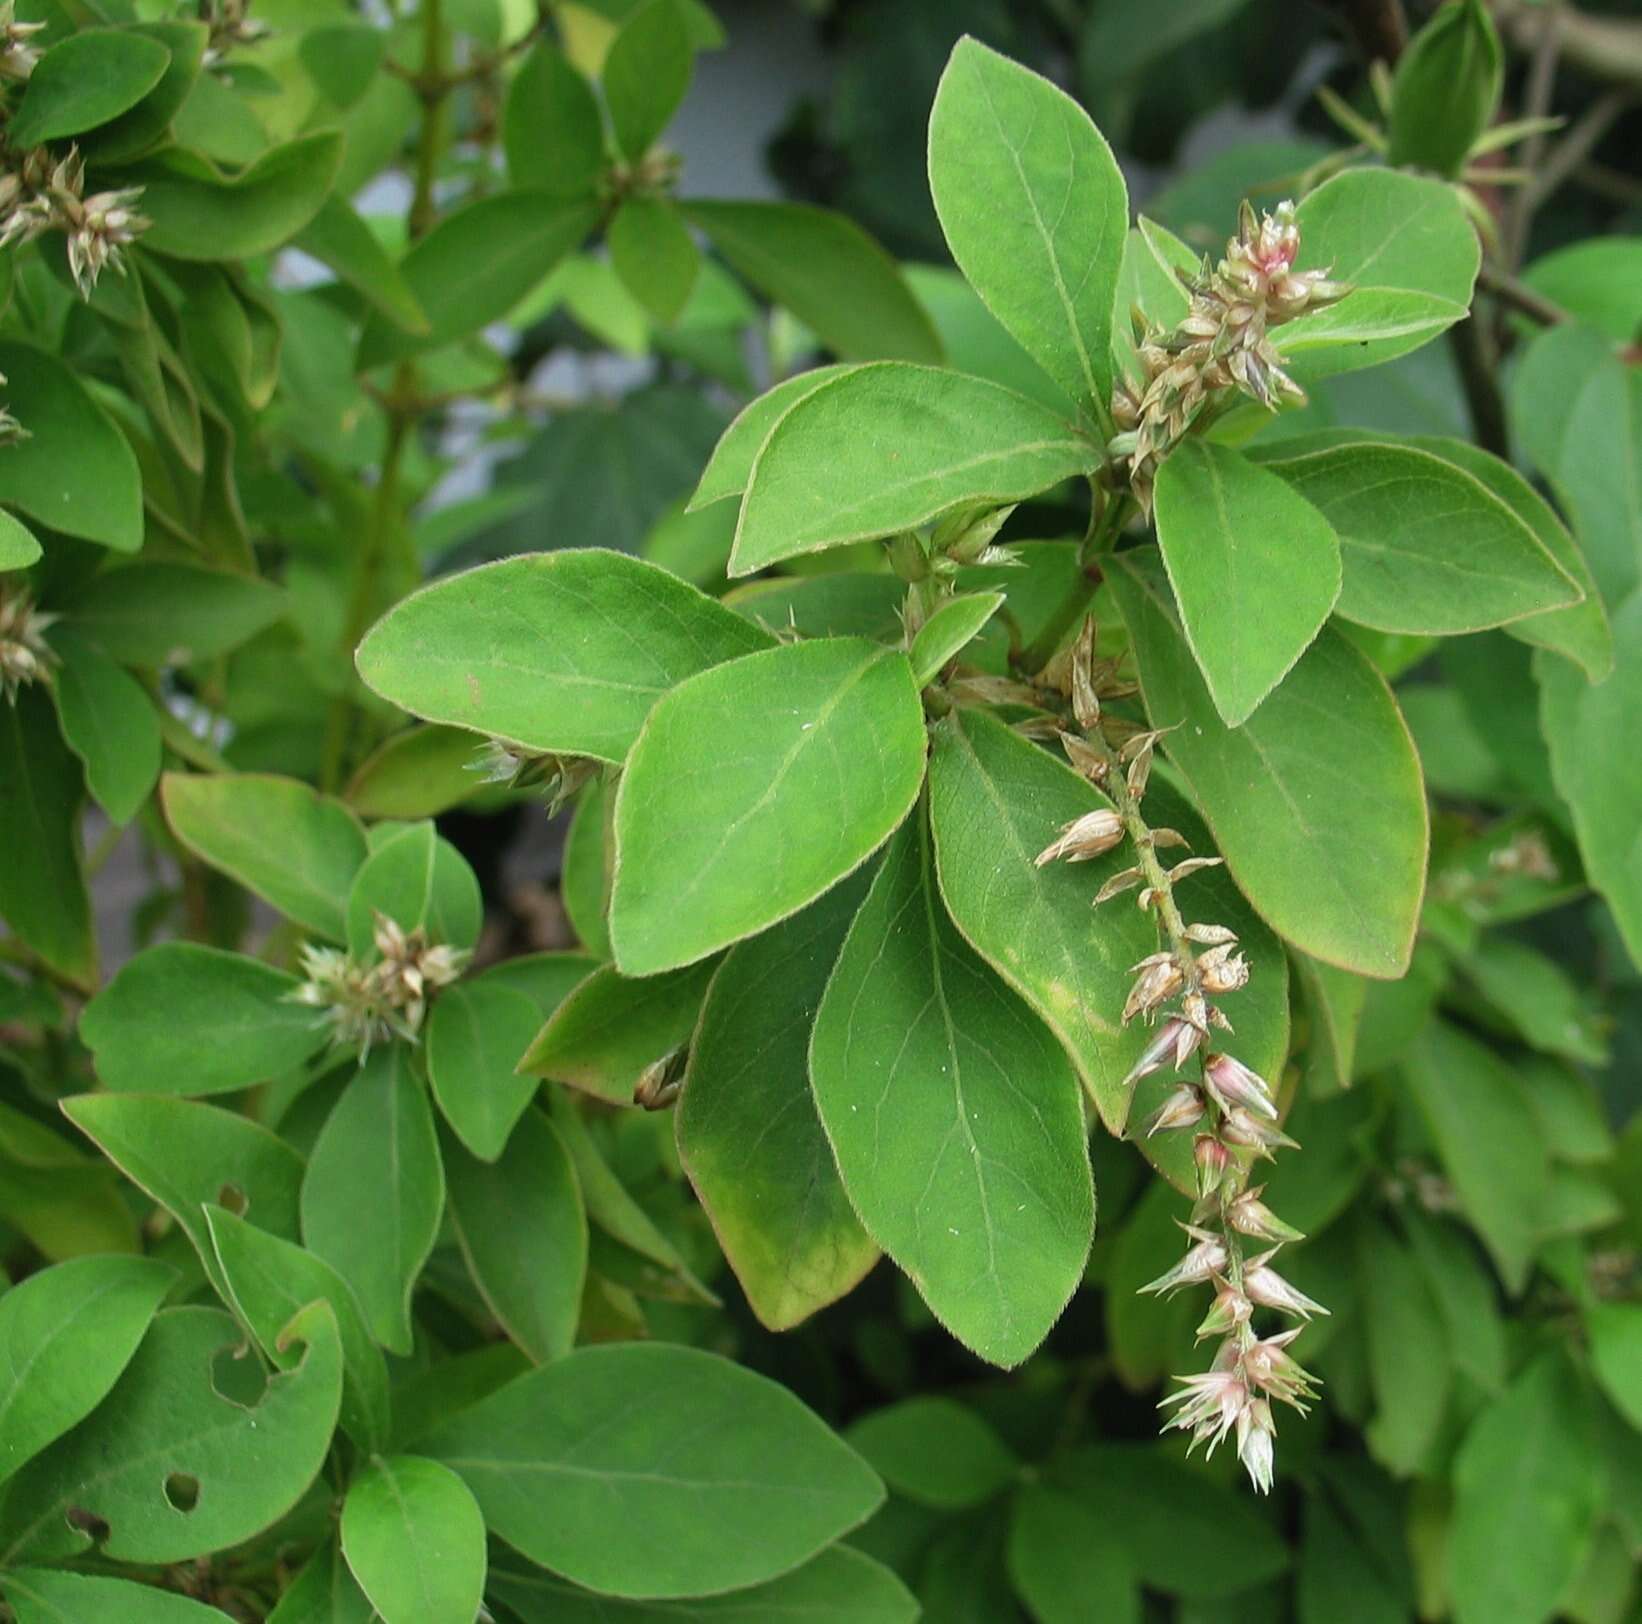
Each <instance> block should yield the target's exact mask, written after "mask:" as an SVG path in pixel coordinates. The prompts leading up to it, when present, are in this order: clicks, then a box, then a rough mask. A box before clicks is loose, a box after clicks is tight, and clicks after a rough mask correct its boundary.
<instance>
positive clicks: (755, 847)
mask: <svg viewBox="0 0 1642 1624" xmlns="http://www.w3.org/2000/svg"><path fill="white" fill-rule="evenodd" d="M772 695H779V704H774V703H772V702H771V696H772ZM923 774H924V727H923V712H922V709H921V707H920V706H919V703H918V691H917V689H916V687H914V685H913V681H912V668H911V667H910V666H909V665H908V664H907V660H906V656H905V655H904V654H900V653H897V652H895V651H893V650H889V649H884V648H880V647H878V646H877V645H875V644H872V643H867V642H864V641H861V640H860V639H857V638H842V637H840V638H827V639H821V640H817V641H815V642H811V643H795V644H789V645H787V646H786V647H783V648H776V649H770V650H769V651H768V652H766V653H762V654H749V655H748V656H747V657H746V658H745V659H742V660H738V661H736V662H734V663H733V664H731V665H724V666H719V667H717V668H715V669H714V670H711V671H705V672H702V673H701V675H699V676H696V677H692V678H691V679H690V680H689V681H688V682H685V683H682V684H681V685H680V686H679V687H678V688H676V689H674V690H673V692H672V693H670V694H667V695H666V696H665V697H664V698H662V699H661V700H660V701H659V702H658V703H657V705H656V708H655V709H654V710H653V711H652V712H651V713H650V716H649V719H648V720H647V721H646V722H645V724H644V731H643V732H642V733H641V734H640V736H639V740H638V742H637V744H635V745H634V747H633V753H632V756H631V757H630V758H629V760H628V764H627V771H626V773H625V774H624V775H623V777H622V783H621V790H620V792H619V794H618V796H617V799H616V876H615V883H614V886H613V888H612V891H611V898H610V940H611V945H612V947H613V948H614V950H615V955H616V963H617V964H618V965H619V966H620V967H621V969H622V971H623V972H624V973H626V974H629V975H653V974H655V973H657V972H658V971H661V970H669V969H674V968H676V967H678V966H680V965H684V964H690V963H693V962H694V961H695V960H697V959H701V958H705V957H706V956H707V955H708V954H709V953H711V952H713V951H715V950H716V949H718V948H720V947H724V946H727V945H728V944H729V943H731V942H734V941H738V940H740V938H742V937H743V936H751V935H752V934H754V932H756V931H760V930H763V929H765V928H766V927H767V926H769V925H773V924H774V923H775V922H776V921H777V920H779V919H784V918H786V917H787V915H788V914H791V913H796V912H797V910H798V909H799V908H801V907H803V906H804V904H805V903H807V902H811V901H813V900H814V899H815V898H816V897H818V896H819V895H820V894H821V893H822V892H823V891H825V890H826V889H827V888H828V887H829V886H831V885H832V884H834V883H835V882H836V881H837V880H839V879H842V878H843V876H844V875H846V874H848V873H849V872H850V870H851V869H853V868H855V867H857V866H858V865H859V864H860V863H861V862H862V861H863V860H864V859H865V858H866V857H867V856H868V855H869V854H870V853H872V852H873V851H874V850H876V848H877V847H878V846H879V845H881V844H882V843H883V841H884V840H885V838H886V837H887V836H888V835H889V834H890V833H891V831H893V830H894V828H895V826H896V825H897V824H898V823H900V821H901V820H902V818H904V817H905V816H906V814H907V812H908V810H909V809H910V808H911V806H912V803H913V801H914V799H915V798H916V796H917V794H918V785H919V783H920V782H921V781H922V779H923Z"/></svg>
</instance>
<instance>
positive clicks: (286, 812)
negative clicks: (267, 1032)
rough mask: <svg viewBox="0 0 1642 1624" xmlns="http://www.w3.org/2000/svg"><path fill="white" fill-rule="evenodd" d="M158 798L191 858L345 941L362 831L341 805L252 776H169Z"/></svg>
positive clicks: (297, 786) (303, 788)
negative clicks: (197, 857) (193, 856)
mask: <svg viewBox="0 0 1642 1624" xmlns="http://www.w3.org/2000/svg"><path fill="white" fill-rule="evenodd" d="M160 793H161V799H162V800H163V802H164V805H165V814H166V818H167V820H168V821H169V823H170V825H171V829H172V832H173V833H174V834H175V835H176V837H177V838H178V839H179V840H180V841H181V842H182V843H183V844H184V845H185V846H187V847H188V848H189V849H190V850H191V851H193V852H194V853H195V854H196V855H197V856H199V857H202V858H204V859H205V861H206V862H207V863H209V864H210V865H211V866H212V867H213V868H216V869H220V870H221V871H222V872H223V873H224V874H227V875H228V876H230V877H231V878H232V879H235V880H238V881H239V883H240V884H241V885H243V886H245V887H247V888H248V889H249V890H252V891H254V892H256V894H257V895H258V896H259V897H262V898H263V899H264V900H265V901H267V902H269V903H271V904H272V905H273V906H274V907H276V908H278V909H279V910H280V912H281V913H283V914H286V915H287V916H288V917H290V918H291V919H293V920H295V921H296V922H297V923H298V924H299V925H304V926H306V927H307V928H308V929H309V930H312V931H315V932H317V933H318V934H319V935H321V936H325V937H328V938H329V939H330V940H332V941H342V940H343V939H344V938H345V937H346V935H347V925H346V914H345V911H344V910H345V907H346V904H347V898H348V892H349V888H350V887H351V886H352V884H353V880H354V876H355V874H356V873H357V872H358V870H359V868H360V865H361V864H362V863H363V862H364V861H365V832H364V830H363V829H362V828H361V827H360V825H359V822H358V820H357V819H356V818H355V817H354V815H353V814H352V813H351V812H350V811H349V810H348V809H347V807H345V806H344V805H343V804H342V803H341V802H340V801H334V800H331V799H330V798H329V797H328V796H323V795H320V794H318V793H317V792H315V791H314V790H312V789H310V788H309V787H308V786H307V785H306V784H302V783H298V782H297V780H295V779H293V778H275V777H272V776H267V775H263V774H256V773H238V774H236V773H223V774H217V775H214V776H210V777H206V776H203V775H200V776H196V775H191V774H185V773H167V774H166V775H165V777H164V779H163V780H162V782H161V791H160Z"/></svg>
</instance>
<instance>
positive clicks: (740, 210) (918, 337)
mask: <svg viewBox="0 0 1642 1624" xmlns="http://www.w3.org/2000/svg"><path fill="white" fill-rule="evenodd" d="M684 213H685V218H686V219H688V220H691V221H693V222H694V223H695V224H696V225H698V226H700V227H701V229H702V230H703V231H705V232H706V233H707V235H708V236H709V237H711V238H712V240H713V246H714V247H715V248H717V249H718V251H719V252H720V253H721V254H723V256H724V257H725V258H726V259H727V260H728V261H729V262H730V264H731V265H733V266H734V267H735V269H736V270H738V271H739V272H740V273H741V274H742V275H743V276H744V277H746V278H747V280H748V281H749V282H751V283H752V284H753V286H754V287H756V288H757V289H758V290H759V291H760V292H761V293H764V294H767V295H768V296H769V297H770V298H771V299H773V300H774V301H775V302H776V303H777V304H779V305H784V306H785V307H786V308H787V309H788V310H790V311H791V312H792V313H793V315H795V316H797V317H798V319H799V320H800V321H801V322H803V323H804V325H805V326H806V327H808V328H810V329H811V330H812V331H813V332H814V333H815V334H816V336H817V337H818V338H819V339H820V340H821V342H822V343H823V344H825V345H826V346H827V347H828V348H829V349H831V350H835V351H836V352H837V353H838V355H839V357H840V358H841V359H843V360H846V361H924V362H928V363H931V364H935V363H938V362H939V361H940V360H941V341H940V339H939V338H937V337H936V334H935V329H934V327H932V326H931V325H930V320H929V317H928V316H927V315H926V314H925V313H924V309H923V307H922V306H921V305H920V304H919V303H918V301H917V300H916V299H915V298H913V296H912V291H911V289H910V288H908V287H907V285H906V282H905V281H904V280H903V279H902V277H901V272H900V269H899V268H898V267H897V265H896V264H895V261H894V260H892V259H891V258H890V257H889V255H888V254H886V253H885V252H884V250H883V249H882V248H880V247H879V246H878V244H877V243H875V242H874V241H873V240H872V238H870V237H869V236H868V235H867V234H866V233H865V232H864V231H863V230H862V229H861V228H860V227H859V226H858V225H856V224H855V222H854V221H853V220H847V219H845V218H844V216H843V215H841V214H834V213H833V212H832V211H831V210H830V209H817V208H812V207H811V206H810V205H808V204H805V203H704V202H691V203H689V204H687V205H686V206H685V210H684Z"/></svg>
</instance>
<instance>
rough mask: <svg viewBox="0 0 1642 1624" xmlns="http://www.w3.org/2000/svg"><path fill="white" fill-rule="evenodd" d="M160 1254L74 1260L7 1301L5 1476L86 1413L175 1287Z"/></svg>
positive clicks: (2, 1424)
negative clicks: (154, 1255) (147, 1256)
mask: <svg viewBox="0 0 1642 1624" xmlns="http://www.w3.org/2000/svg"><path fill="white" fill-rule="evenodd" d="M176 1280H177V1275H176V1271H175V1270H174V1269H171V1268H169V1267H168V1266H167V1265H166V1264H164V1263H161V1262H159V1261H157V1260H156V1259H153V1258H143V1257H121V1256H118V1255H114V1256H108V1257H81V1258H71V1259H70V1260H69V1261H68V1262H66V1263H59V1264H57V1265H56V1266H55V1267H53V1268H49V1269H42V1270H41V1271H40V1272H39V1273H38V1274H32V1275H30V1276H29V1277H28V1278H27V1279H26V1280H23V1281H21V1282H20V1283H19V1284H18V1285H16V1286H15V1287H13V1288H12V1289H11V1290H10V1291H8V1292H7V1293H6V1294H5V1296H4V1297H0V1478H7V1477H10V1476H11V1474H12V1473H13V1472H15V1471H16V1470H17V1468H18V1467H19V1466H21V1465H22V1464H23V1462H24V1461H26V1460H27V1459H28V1458H29V1457H30V1456H31V1455H35V1454H38V1453H39V1451H40V1450H42V1449H44V1448H45V1446H46V1445H47V1444H49V1443H50V1442H51V1441H52V1439H54V1438H59V1437H61V1436H62V1434H63V1433H65V1432H67V1431H68V1429H69V1428H70V1427H72V1426H73V1425H74V1424H75V1423H76V1422H77V1421H79V1420H80V1419H81V1418H82V1417H84V1416H86V1415H88V1414H89V1413H90V1412H91V1411H92V1410H93V1409H94V1408H95V1407H96V1406H97V1405H98V1404H99V1403H100V1402H101V1401H102V1399H103V1396H104V1395H105V1394H106V1393H107V1392H108V1390H109V1388H111V1387H112V1386H113V1385H114V1382H115V1380H116V1378H117V1377H118V1376H119V1374H120V1372H121V1371H122V1370H124V1369H125V1367H126V1363H127V1361H128V1360H129V1359H130V1358H131V1356H132V1354H133V1353H135V1352H136V1350H137V1344H138V1343H139V1342H141V1341H142V1338H143V1333H144V1332H145V1331H147V1329H148V1325H149V1321H150V1320H152V1319H153V1317H154V1310H155V1309H157V1308H158V1307H159V1306H160V1303H161V1301H162V1300H163V1299H164V1297H165V1294H166V1293H167V1292H168V1291H169V1290H170V1289H171V1287H172V1286H173V1285H174V1284H175V1283H176Z"/></svg>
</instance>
